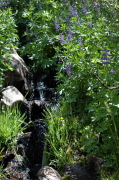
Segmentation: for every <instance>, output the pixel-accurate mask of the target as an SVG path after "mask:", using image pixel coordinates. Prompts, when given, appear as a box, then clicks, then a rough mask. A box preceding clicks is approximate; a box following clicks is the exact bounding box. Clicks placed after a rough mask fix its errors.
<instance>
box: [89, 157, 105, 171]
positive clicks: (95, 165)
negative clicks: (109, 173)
mask: <svg viewBox="0 0 119 180" xmlns="http://www.w3.org/2000/svg"><path fill="white" fill-rule="evenodd" d="M86 163H87V166H88V169H89V172H90V173H91V174H96V173H98V172H99V170H100V169H101V167H102V165H103V164H104V163H105V161H104V160H103V159H102V158H99V157H97V156H94V155H91V156H89V157H88V158H87V162H86Z"/></svg>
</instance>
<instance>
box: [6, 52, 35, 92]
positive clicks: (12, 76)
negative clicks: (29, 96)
mask: <svg viewBox="0 0 119 180" xmlns="http://www.w3.org/2000/svg"><path fill="white" fill-rule="evenodd" d="M9 56H10V57H11V58H12V60H11V62H10V63H11V65H12V68H13V70H12V71H11V70H7V71H5V72H4V78H5V83H4V84H5V85H13V86H15V87H16V88H17V89H18V90H19V91H20V92H21V93H22V94H25V93H26V92H32V90H33V82H32V78H31V77H32V73H31V72H30V69H29V68H28V66H27V65H26V63H25V62H24V60H23V59H22V58H21V57H20V56H19V55H18V54H17V52H16V50H15V49H13V53H12V54H10V55H9ZM4 61H5V62H6V63H7V62H8V60H7V57H4Z"/></svg>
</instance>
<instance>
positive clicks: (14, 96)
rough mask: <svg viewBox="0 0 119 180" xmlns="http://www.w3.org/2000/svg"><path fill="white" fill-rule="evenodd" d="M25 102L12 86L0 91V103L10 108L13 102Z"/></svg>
mask: <svg viewBox="0 0 119 180" xmlns="http://www.w3.org/2000/svg"><path fill="white" fill-rule="evenodd" d="M18 101H26V100H25V98H24V96H23V95H22V94H21V93H20V92H19V91H18V89H17V88H15V87H14V86H8V87H6V88H3V89H2V99H1V102H3V103H4V104H6V105H8V106H12V105H13V104H14V103H15V102H18Z"/></svg>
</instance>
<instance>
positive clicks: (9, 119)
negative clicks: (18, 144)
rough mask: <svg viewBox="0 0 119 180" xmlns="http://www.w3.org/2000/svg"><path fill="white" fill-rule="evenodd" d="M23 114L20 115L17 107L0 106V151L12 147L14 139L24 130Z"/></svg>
mask: <svg viewBox="0 0 119 180" xmlns="http://www.w3.org/2000/svg"><path fill="white" fill-rule="evenodd" d="M26 126H27V125H26V124H25V114H23V115H22V114H21V113H20V111H19V109H18V106H17V105H16V106H14V108H13V107H9V106H2V108H1V115H0V149H4V148H9V147H12V145H13V144H14V143H15V138H16V137H17V136H18V135H19V134H21V133H22V132H23V130H25V128H26Z"/></svg>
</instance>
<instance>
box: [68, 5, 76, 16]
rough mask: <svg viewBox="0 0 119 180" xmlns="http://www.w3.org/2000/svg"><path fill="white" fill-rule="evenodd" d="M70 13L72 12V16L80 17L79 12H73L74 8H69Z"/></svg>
mask: <svg viewBox="0 0 119 180" xmlns="http://www.w3.org/2000/svg"><path fill="white" fill-rule="evenodd" d="M69 12H70V13H71V15H73V16H78V12H77V10H73V7H72V6H70V7H69Z"/></svg>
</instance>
